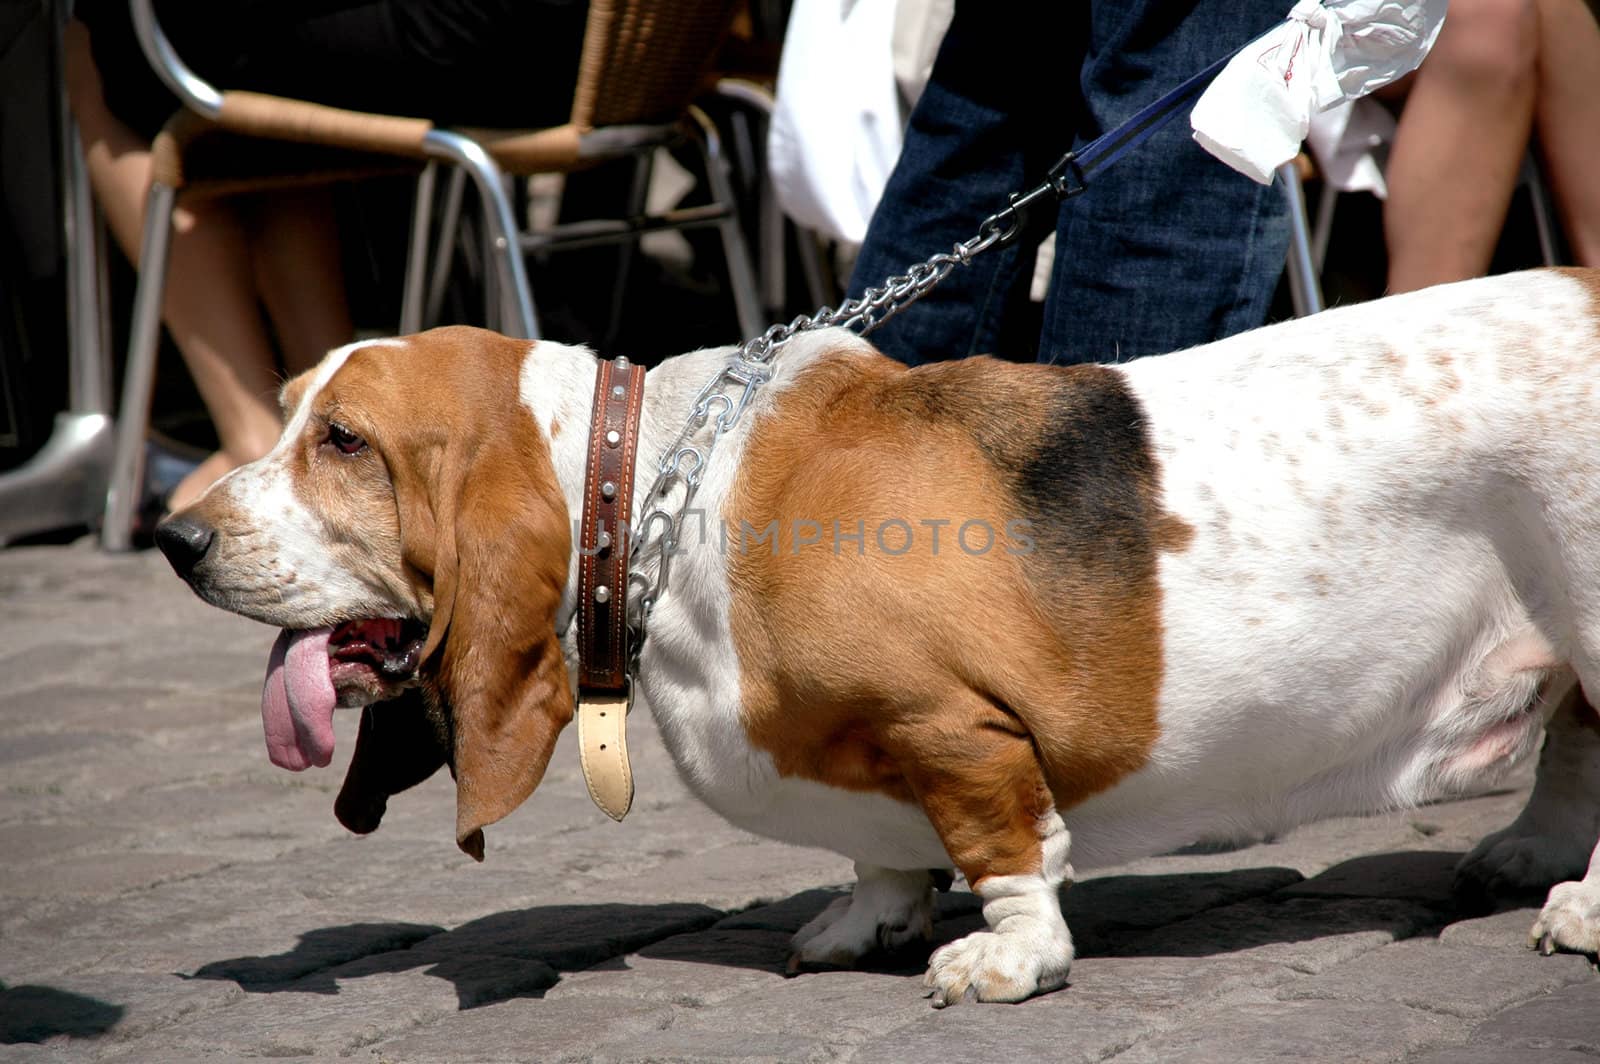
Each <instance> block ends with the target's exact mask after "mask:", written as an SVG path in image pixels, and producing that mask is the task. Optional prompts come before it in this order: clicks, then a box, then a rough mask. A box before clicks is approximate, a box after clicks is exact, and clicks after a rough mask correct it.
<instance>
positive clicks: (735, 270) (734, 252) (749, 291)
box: [689, 107, 765, 337]
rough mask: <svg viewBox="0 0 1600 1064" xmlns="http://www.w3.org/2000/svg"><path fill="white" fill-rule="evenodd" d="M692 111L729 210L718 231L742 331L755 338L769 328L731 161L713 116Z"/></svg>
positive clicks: (704, 156)
mask: <svg viewBox="0 0 1600 1064" xmlns="http://www.w3.org/2000/svg"><path fill="white" fill-rule="evenodd" d="M689 114H690V117H691V118H693V120H694V123H695V126H696V127H697V128H698V131H699V133H700V135H699V137H697V138H696V142H697V144H698V146H699V148H700V158H701V160H702V161H703V162H704V163H705V168H706V182H707V184H709V185H710V188H711V200H712V202H713V203H715V204H717V205H719V206H721V207H723V208H725V209H726V210H727V212H728V213H727V216H726V217H725V218H723V219H722V220H721V221H720V222H718V223H717V230H718V232H720V233H721V234H722V251H723V254H724V256H726V258H727V260H728V283H729V286H730V287H731V288H732V289H733V305H734V310H735V311H736V312H737V313H738V316H739V332H740V333H741V334H743V335H744V336H745V337H753V336H756V335H757V334H759V333H760V332H761V331H762V330H763V329H764V328H765V325H764V323H763V319H762V316H761V296H760V294H759V293H758V292H757V289H756V271H755V267H754V266H752V265H751V264H750V249H749V246H748V245H747V244H746V243H745V239H744V229H743V227H742V226H740V224H739V201H738V200H737V199H736V198H735V197H734V194H733V182H732V181H731V180H730V179H729V177H728V161H727V159H725V158H724V157H723V155H722V141H721V139H720V138H719V137H718V136H717V127H716V126H715V125H713V124H712V122H711V119H709V118H707V117H706V115H705V113H704V112H702V111H701V110H700V109H699V108H698V107H691V108H689Z"/></svg>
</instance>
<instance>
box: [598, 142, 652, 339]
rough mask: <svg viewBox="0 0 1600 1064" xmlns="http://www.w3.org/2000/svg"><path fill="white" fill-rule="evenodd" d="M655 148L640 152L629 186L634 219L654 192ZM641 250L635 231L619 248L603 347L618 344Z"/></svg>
mask: <svg viewBox="0 0 1600 1064" xmlns="http://www.w3.org/2000/svg"><path fill="white" fill-rule="evenodd" d="M655 169H656V153H655V149H653V148H652V149H650V150H648V151H643V152H640V153H639V155H638V157H637V158H636V159H635V160H634V163H633V184H632V186H631V187H630V188H629V189H628V203H627V206H626V208H625V210H626V211H627V212H628V219H629V220H630V221H631V220H633V219H635V218H638V217H640V216H641V215H643V214H644V211H645V207H646V205H647V200H648V197H649V194H650V176H651V175H652V174H654V173H655ZM638 250H639V236H638V234H634V235H633V236H632V237H630V238H629V239H627V240H624V241H623V242H622V244H621V246H620V247H618V248H617V276H616V280H615V282H613V284H612V288H611V312H610V315H609V316H608V317H607V319H606V330H605V335H604V337H602V338H601V341H600V344H601V347H603V348H605V349H606V350H610V349H611V348H612V347H615V346H616V342H617V333H618V331H619V330H620V329H621V327H622V307H623V303H624V302H625V301H626V299H627V293H628V275H629V274H631V273H632V272H633V258H634V255H635V253H636V252H637V251H638Z"/></svg>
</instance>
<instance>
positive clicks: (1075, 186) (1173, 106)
mask: <svg viewBox="0 0 1600 1064" xmlns="http://www.w3.org/2000/svg"><path fill="white" fill-rule="evenodd" d="M1241 51H1243V49H1242V48H1240V49H1235V50H1234V51H1233V52H1230V53H1229V54H1228V55H1225V56H1223V57H1222V58H1221V59H1218V60H1217V61H1216V62H1215V63H1212V64H1211V65H1210V66H1208V67H1206V68H1205V69H1204V70H1202V71H1200V73H1198V74H1196V75H1194V76H1193V77H1191V78H1189V79H1188V80H1187V81H1185V82H1184V83H1183V84H1181V85H1179V86H1178V87H1177V88H1175V89H1173V90H1171V91H1170V92H1168V93H1167V94H1166V95H1164V96H1162V97H1161V98H1160V99H1159V100H1156V101H1155V102H1154V103H1151V104H1147V105H1145V106H1144V107H1142V108H1140V110H1139V111H1138V113H1137V114H1135V115H1134V116H1133V117H1132V118H1130V119H1128V120H1127V121H1126V122H1123V123H1122V124H1121V125H1119V126H1117V128H1115V129H1113V130H1109V131H1108V132H1105V133H1102V134H1101V135H1100V136H1098V137H1096V138H1095V139H1094V140H1092V141H1090V142H1089V143H1088V144H1085V145H1084V146H1083V148H1082V149H1081V150H1078V151H1069V152H1067V154H1065V155H1063V156H1062V157H1061V158H1060V159H1058V160H1056V163H1055V165H1054V166H1052V167H1050V169H1049V170H1048V171H1047V172H1046V174H1045V179H1044V180H1043V181H1042V182H1040V183H1039V184H1038V185H1035V186H1034V187H1033V188H1030V189H1029V190H1028V191H1026V192H1013V193H1012V194H1011V199H1010V203H1009V204H1008V205H1007V207H1006V208H1005V209H1004V210H1002V211H1000V212H999V213H998V214H996V215H995V216H994V217H993V218H992V219H991V222H992V223H993V224H995V225H1003V226H1005V229H1004V231H1003V232H1002V233H1001V235H1000V239H999V240H998V241H997V243H999V244H1008V243H1010V242H1011V241H1013V240H1015V239H1016V238H1017V235H1018V234H1019V233H1021V232H1022V229H1023V227H1024V226H1025V225H1026V224H1027V220H1028V211H1029V209H1030V208H1032V207H1033V206H1034V205H1035V204H1036V203H1038V202H1039V201H1040V200H1042V199H1053V200H1064V199H1068V198H1070V197H1072V196H1076V195H1078V194H1079V193H1080V192H1083V191H1084V190H1085V189H1086V188H1088V187H1089V184H1088V182H1089V175H1091V174H1093V173H1094V172H1095V171H1096V170H1102V169H1104V168H1105V167H1108V166H1110V165H1111V164H1112V163H1115V162H1116V161H1117V160H1118V159H1121V158H1122V157H1123V156H1124V155H1126V154H1128V153H1129V152H1130V151H1132V150H1133V149H1135V148H1137V147H1138V146H1139V145H1141V144H1143V143H1144V142H1145V141H1147V140H1149V139H1150V138H1151V137H1152V136H1154V135H1155V133H1156V131H1157V130H1159V129H1161V127H1163V126H1165V125H1166V124H1167V123H1168V122H1170V121H1172V119H1174V118H1176V117H1177V115H1178V112H1179V111H1181V110H1182V109H1183V108H1184V106H1185V105H1186V104H1188V103H1189V102H1190V101H1192V100H1193V99H1194V98H1195V97H1197V96H1199V95H1200V93H1201V92H1202V91H1203V90H1204V89H1205V87H1206V86H1207V85H1208V84H1210V83H1211V79H1212V78H1214V77H1216V76H1217V75H1218V74H1219V73H1221V72H1222V68H1223V67H1225V66H1227V65H1228V63H1229V61H1230V60H1232V59H1233V57H1234V56H1235V55H1238V54H1239V52H1241Z"/></svg>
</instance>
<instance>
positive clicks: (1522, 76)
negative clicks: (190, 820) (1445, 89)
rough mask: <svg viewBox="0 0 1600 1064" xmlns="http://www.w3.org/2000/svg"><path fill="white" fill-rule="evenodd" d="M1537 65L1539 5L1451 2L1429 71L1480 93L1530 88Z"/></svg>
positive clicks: (1523, 0) (1527, 1)
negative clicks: (1463, 82)
mask: <svg viewBox="0 0 1600 1064" xmlns="http://www.w3.org/2000/svg"><path fill="white" fill-rule="evenodd" d="M1538 61H1539V0H1452V2H1451V4H1450V14H1449V16H1448V17H1447V18H1446V19H1445V24H1444V28H1443V29H1442V30H1441V31H1440V32H1439V40H1438V42H1437V43H1436V44H1435V45H1434V49H1433V51H1432V52H1431V53H1430V54H1429V57H1428V64H1429V66H1430V67H1431V68H1434V69H1439V70H1441V72H1448V73H1449V74H1450V75H1451V76H1452V77H1456V78H1462V79H1470V80H1471V81H1472V83H1473V84H1474V85H1475V86H1476V87H1478V88H1481V89H1487V88H1496V89H1505V88H1508V87H1515V86H1517V85H1520V84H1523V83H1531V82H1532V80H1533V78H1534V75H1535V73H1536V71H1537V68H1538Z"/></svg>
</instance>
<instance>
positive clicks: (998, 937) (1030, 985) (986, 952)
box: [922, 925, 1072, 1009]
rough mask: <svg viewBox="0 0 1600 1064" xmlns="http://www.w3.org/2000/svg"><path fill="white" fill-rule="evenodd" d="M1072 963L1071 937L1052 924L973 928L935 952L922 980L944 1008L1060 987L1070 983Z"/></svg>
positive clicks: (1015, 998)
mask: <svg viewBox="0 0 1600 1064" xmlns="http://www.w3.org/2000/svg"><path fill="white" fill-rule="evenodd" d="M1065 930H1066V927H1065V925H1062V927H1061V931H1062V932H1065ZM1071 967H1072V939H1071V938H1070V937H1068V936H1065V935H1062V934H1056V933H1054V931H1053V929H1051V928H1047V927H1042V926H1041V927H1039V928H1038V929H1037V930H1036V931H1034V930H1024V929H1022V928H1016V929H1008V930H1006V931H974V932H973V933H972V934H970V935H968V936H967V937H966V938H959V939H957V940H956V941H954V942H952V943H950V944H949V945H947V946H941V947H940V948H939V949H938V950H937V951H935V953H934V955H933V956H932V958H930V959H929V961H928V974H927V975H925V976H923V979H922V982H923V985H924V986H926V987H928V995H927V996H928V997H930V998H932V999H933V1007H934V1008H936V1009H942V1008H944V1007H945V1006H946V1005H954V1004H956V1003H958V1002H960V1001H964V1000H976V1001H1021V1000H1023V999H1024V998H1028V997H1032V996H1033V995H1034V994H1040V993H1043V992H1044V991H1046V990H1055V989H1058V988H1059V987H1063V986H1065V985H1066V984H1067V971H1068V970H1069V969H1070V968H1071Z"/></svg>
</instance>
